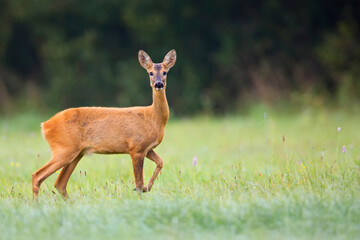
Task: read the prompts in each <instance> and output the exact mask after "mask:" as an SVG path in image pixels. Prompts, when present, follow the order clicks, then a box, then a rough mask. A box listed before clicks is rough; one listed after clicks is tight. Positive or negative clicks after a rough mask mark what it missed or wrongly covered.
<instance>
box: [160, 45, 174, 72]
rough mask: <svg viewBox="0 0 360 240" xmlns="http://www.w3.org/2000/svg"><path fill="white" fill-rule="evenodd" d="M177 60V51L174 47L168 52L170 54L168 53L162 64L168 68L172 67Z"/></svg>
mask: <svg viewBox="0 0 360 240" xmlns="http://www.w3.org/2000/svg"><path fill="white" fill-rule="evenodd" d="M175 62H176V51H175V50H174V49H173V50H171V51H170V52H168V54H166V56H165V58H164V61H163V63H162V64H163V65H165V67H167V68H171V67H172V66H174V64H175Z"/></svg>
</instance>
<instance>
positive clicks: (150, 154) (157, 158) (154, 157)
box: [146, 150, 163, 191]
mask: <svg viewBox="0 0 360 240" xmlns="http://www.w3.org/2000/svg"><path fill="white" fill-rule="evenodd" d="M146 157H147V158H148V159H150V160H151V161H153V162H155V163H156V168H155V171H154V173H153V175H152V177H151V178H150V180H149V183H148V185H147V187H146V191H150V190H151V188H152V186H153V185H154V181H155V179H156V178H157V176H158V174H159V172H160V171H161V169H162V167H163V160H162V159H161V157H160V156H159V155H157V154H156V152H154V150H150V151H149V152H148V154H147V155H146Z"/></svg>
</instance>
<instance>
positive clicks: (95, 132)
mask: <svg viewBox="0 0 360 240" xmlns="http://www.w3.org/2000/svg"><path fill="white" fill-rule="evenodd" d="M175 61H176V52H175V50H171V51H170V52H169V53H168V54H167V55H166V56H165V58H164V61H163V62H162V63H161V64H154V63H152V61H151V59H150V57H149V56H148V55H147V54H146V53H145V52H144V51H139V62H140V64H141V65H142V66H143V67H144V68H145V69H146V70H147V71H148V72H149V73H150V72H152V74H153V75H152V76H150V85H151V87H152V89H153V104H152V105H150V106H147V107H130V108H104V107H81V108H70V109H66V110H64V111H61V112H59V113H57V114H56V115H55V116H53V117H52V118H50V119H49V120H48V121H46V122H44V123H42V124H41V126H42V133H43V136H44V138H45V139H46V140H47V142H48V143H49V145H50V148H51V151H52V158H51V160H50V161H49V162H48V163H46V164H45V165H44V166H43V167H41V168H40V169H39V170H37V171H36V172H34V173H33V175H32V182H33V197H34V199H36V198H37V195H38V192H39V188H40V185H41V183H42V182H43V181H44V180H45V179H46V178H47V177H49V176H50V175H51V174H53V173H54V172H55V171H57V170H58V169H60V168H62V170H61V172H60V174H59V176H58V178H57V180H56V182H55V188H56V189H57V190H58V191H59V192H60V193H61V194H62V195H63V196H64V197H67V192H66V186H67V182H68V180H69V178H70V176H71V174H72V172H73V171H74V169H75V167H76V165H77V163H78V162H79V161H80V159H81V158H82V156H83V155H84V154H89V153H102V154H113V153H127V154H130V155H131V158H132V162H133V170H134V176H135V185H136V189H137V190H138V191H143V192H146V191H150V190H151V187H152V186H153V184H154V181H155V179H156V177H157V175H158V173H159V172H160V170H161V168H162V165H163V161H162V159H161V158H160V157H159V155H157V154H156V153H155V152H154V150H153V149H154V148H155V147H156V146H157V145H159V144H160V143H161V141H162V139H163V136H164V129H165V125H166V122H167V120H168V118H169V106H168V103H167V100H166V94H165V88H166V76H167V74H166V75H164V74H163V72H166V73H167V72H168V71H169V69H170V68H171V67H172V66H173V65H174V64H175ZM160 66H161V67H160ZM155 81H161V82H162V83H163V84H164V88H163V89H162V90H155V87H154V84H155ZM145 156H146V157H147V158H149V159H150V160H152V161H154V162H155V163H156V169H155V171H154V174H153V176H152V177H151V179H150V181H149V183H148V185H147V186H146V187H144V186H143V164H144V157H145Z"/></svg>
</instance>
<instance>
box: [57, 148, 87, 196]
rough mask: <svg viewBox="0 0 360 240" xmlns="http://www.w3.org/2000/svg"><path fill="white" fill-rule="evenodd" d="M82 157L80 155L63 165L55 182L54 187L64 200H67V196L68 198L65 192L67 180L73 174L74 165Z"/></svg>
mask: <svg viewBox="0 0 360 240" xmlns="http://www.w3.org/2000/svg"><path fill="white" fill-rule="evenodd" d="M83 156H84V155H83V154H82V153H80V154H79V155H78V156H77V157H76V158H75V159H74V160H73V161H72V162H71V163H69V164H67V165H65V166H64V167H63V168H62V169H61V171H60V174H59V176H58V178H57V179H56V181H55V184H54V187H55V188H56V190H57V191H58V192H59V193H60V194H61V195H63V197H64V198H68V196H69V195H68V193H67V191H66V186H67V183H68V181H69V178H70V176H71V174H72V173H73V171H74V169H75V167H76V165H77V164H78V163H79V161H80V159H81V158H82V157H83Z"/></svg>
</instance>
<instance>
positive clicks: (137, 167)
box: [130, 153, 144, 193]
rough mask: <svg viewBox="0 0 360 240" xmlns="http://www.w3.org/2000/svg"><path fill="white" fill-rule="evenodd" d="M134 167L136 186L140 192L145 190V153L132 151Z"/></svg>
mask: <svg viewBox="0 0 360 240" xmlns="http://www.w3.org/2000/svg"><path fill="white" fill-rule="evenodd" d="M130 156H131V159H132V164H133V169H134V177H135V186H136V188H135V189H134V190H136V191H137V192H138V193H140V192H143V191H144V188H143V186H144V180H143V167H144V155H143V154H141V153H130Z"/></svg>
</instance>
